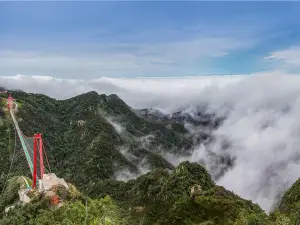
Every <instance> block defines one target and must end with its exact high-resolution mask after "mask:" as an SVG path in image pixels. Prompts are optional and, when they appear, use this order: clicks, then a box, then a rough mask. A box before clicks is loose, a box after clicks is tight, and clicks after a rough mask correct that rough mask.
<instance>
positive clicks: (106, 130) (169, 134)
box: [2, 92, 193, 188]
mask: <svg viewBox="0 0 300 225" xmlns="http://www.w3.org/2000/svg"><path fill="white" fill-rule="evenodd" d="M12 95H13V96H14V98H16V99H17V102H18V103H19V105H20V107H19V111H18V113H17V114H16V116H17V118H18V120H19V126H20V128H21V130H22V131H23V133H24V134H25V135H26V136H32V135H33V134H34V133H37V132H40V133H42V136H43V138H44V142H45V143H44V144H45V147H46V151H47V153H48V155H49V161H50V165H51V166H52V170H53V171H54V172H55V173H57V174H58V176H61V177H64V178H65V179H66V180H67V181H69V182H73V183H74V184H75V185H76V186H78V187H79V188H84V187H85V186H86V184H87V183H90V182H92V183H93V182H97V181H98V180H103V179H110V178H113V177H115V176H118V174H119V173H118V172H122V171H128V173H129V174H131V176H130V177H132V176H137V175H138V174H140V173H142V172H141V170H143V171H144V170H151V169H153V168H168V169H173V168H174V166H173V165H172V164H171V163H169V162H168V161H166V160H165V159H164V157H162V156H161V153H165V152H170V153H174V154H176V153H182V152H186V151H188V150H189V149H190V148H191V146H192V145H193V142H192V138H191V137H186V136H184V135H182V134H181V133H179V132H177V131H175V130H173V129H170V128H168V127H166V126H165V125H164V124H162V123H157V122H151V121H147V120H145V119H143V118H141V117H139V116H137V115H136V114H135V113H134V112H133V111H132V109H131V108H130V107H129V106H128V105H127V104H126V103H125V102H124V101H122V100H121V99H120V98H119V97H118V96H116V95H109V96H106V95H98V94H97V93H96V92H88V93H85V94H82V95H79V96H76V97H74V98H70V99H67V100H61V101H58V100H55V99H53V98H49V97H47V96H45V95H40V94H28V93H25V92H12ZM8 127H10V124H9V123H8V122H4V127H3V129H4V130H6V129H8ZM10 130H11V128H10ZM11 133H12V132H11ZM11 139H13V137H12V136H11ZM6 146H9V148H12V146H11V145H6ZM5 151H6V152H7V151H8V150H7V149H6V150H5ZM5 151H2V152H5ZM5 157H8V156H7V155H6V156H5ZM6 167H7V165H6ZM2 171H5V170H2ZM124 176H125V175H124ZM125 179H126V177H125Z"/></svg>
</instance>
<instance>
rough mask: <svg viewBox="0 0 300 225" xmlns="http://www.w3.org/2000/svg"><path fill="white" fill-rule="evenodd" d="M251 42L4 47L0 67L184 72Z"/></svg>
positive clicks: (11, 70)
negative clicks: (39, 47) (202, 61)
mask: <svg viewBox="0 0 300 225" xmlns="http://www.w3.org/2000/svg"><path fill="white" fill-rule="evenodd" d="M50 44H51V43H50ZM251 44H252V43H251ZM51 45H53V43H52V44H51ZM66 45H68V44H66ZM249 45H250V43H249V41H246V40H244V39H235V38H227V37H202V38H198V39H192V40H189V41H176V42H168V43H148V44H145V43H144V44H130V43H123V44H122V43H107V44H97V45H92V44H90V46H80V45H79V46H74V45H73V46H72V47H73V49H70V46H60V47H61V48H60V49H57V47H56V49H50V50H49V49H48V50H46V51H45V50H42V49H44V48H45V47H44V48H42V49H37V50H35V51H33V50H31V51H27V50H24V49H23V50H20V49H18V48H17V49H15V50H10V49H8V50H5V49H2V50H1V51H0V71H1V73H2V75H3V74H9V75H13V74H36V75H38V74H43V75H48V76H56V77H65V78H66V77H68V78H79V77H99V76H108V77H110V76H133V77H134V76H145V75H149V74H150V75H151V74H157V73H160V74H161V75H163V74H165V75H169V74H173V75H181V74H180V71H182V70H183V69H184V68H190V67H193V70H194V71H195V73H196V71H198V69H199V68H201V67H203V66H204V65H201V60H200V59H202V58H203V57H222V56H224V55H227V54H230V53H231V51H234V50H237V49H241V48H246V47H249ZM33 49H34V48H33ZM199 72H200V71H199Z"/></svg>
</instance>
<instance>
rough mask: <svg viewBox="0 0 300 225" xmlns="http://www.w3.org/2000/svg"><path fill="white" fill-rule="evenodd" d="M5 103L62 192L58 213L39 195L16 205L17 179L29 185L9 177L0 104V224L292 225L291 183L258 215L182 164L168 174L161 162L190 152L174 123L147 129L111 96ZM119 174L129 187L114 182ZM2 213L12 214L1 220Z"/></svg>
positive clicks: (298, 184)
mask: <svg viewBox="0 0 300 225" xmlns="http://www.w3.org/2000/svg"><path fill="white" fill-rule="evenodd" d="M11 93H12V95H13V96H14V98H16V99H17V100H16V101H17V103H18V105H19V107H18V112H17V113H16V116H17V118H18V122H19V125H20V128H21V130H22V131H23V132H24V134H25V135H27V136H32V135H33V134H35V133H41V134H42V136H43V139H44V144H45V149H46V151H47V155H48V158H49V164H50V165H51V170H52V172H54V173H55V174H57V176H58V177H61V178H64V179H65V180H66V181H67V182H68V184H69V187H70V188H69V189H68V192H67V193H66V194H65V195H64V197H63V199H64V201H63V205H62V206H61V207H59V208H58V207H52V206H51V205H49V203H48V202H49V201H48V199H47V197H46V196H44V195H43V194H40V193H35V195H34V196H33V200H32V201H31V202H30V203H28V204H25V205H22V204H17V202H18V198H19V196H18V190H19V188H20V186H21V185H23V181H22V179H20V176H25V177H27V179H28V180H30V179H31V175H30V172H29V169H28V168H27V165H26V161H25V158H22V157H21V156H20V157H18V158H14V162H13V164H12V165H13V166H12V168H10V167H11V160H12V158H13V154H14V151H16V149H17V150H18V151H20V144H19V143H17V142H15V140H16V139H15V138H16V136H15V132H14V128H13V126H12V124H11V119H10V116H9V115H8V114H7V113H6V112H5V111H4V110H2V108H3V106H4V105H5V101H4V98H5V97H6V95H4V94H2V95H1V97H2V98H3V99H2V101H1V111H0V170H1V172H0V176H1V179H0V191H2V192H1V198H0V215H1V217H0V224H3V225H4V224H5V225H6V224H7V225H8V224H9V225H14V224H32V225H33V224H34V225H37V224H41V225H42V224H43V225H46V224H49V225H50V224H51V225H52V224H66V225H67V224H68V225H69V224H70V225H71V224H95V225H96V224H97V225H100V224H101V225H108V224H120V225H121V224H122V225H123V224H124V225H126V224H128V225H134V224H141V225H152V224H157V225H159V224H166V225H168V224H178V225H181V224H187V225H229V224H232V225H259V224H261V225H296V224H300V180H298V181H295V183H294V184H293V185H292V186H291V187H290V188H289V189H288V190H287V191H286V193H285V194H284V195H283V196H282V197H281V199H280V201H279V202H278V204H277V206H276V207H275V209H274V210H273V211H272V212H271V213H269V214H267V213H266V212H265V211H263V210H262V209H261V208H260V206H259V205H257V204H255V203H253V202H251V201H250V200H247V199H243V198H241V197H239V196H238V195H236V194H235V193H233V192H231V191H228V190H226V189H225V188H224V187H222V186H218V185H217V184H216V183H215V182H214V181H213V179H212V177H211V176H210V174H209V173H208V171H207V169H206V168H205V166H204V165H200V164H197V163H191V162H187V161H185V162H182V163H180V164H179V165H178V166H174V165H172V164H171V163H170V162H168V161H167V160H166V159H165V158H164V157H162V155H163V154H164V153H172V154H185V153H188V152H189V149H190V148H191V147H192V146H193V144H195V140H193V137H191V136H189V135H186V133H187V131H186V130H185V128H184V126H183V125H182V124H181V123H179V122H178V121H174V120H166V121H155V120H153V119H146V118H144V117H142V116H140V115H138V113H136V110H134V109H132V108H131V107H129V106H128V105H127V104H126V103H125V102H124V101H122V100H121V99H120V98H119V97H118V96H117V95H108V96H107V95H99V94H97V93H96V92H88V93H85V94H82V95H79V96H76V97H73V98H70V99H66V100H56V99H53V98H50V97H47V96H45V95H42V94H31V93H25V92H22V91H14V92H11ZM112 121H113V122H112ZM115 124H118V125H119V126H120V127H121V128H120V129H117V127H116V126H115ZM145 136H147V137H148V139H147V140H148V141H145V140H144V139H145V138H144V137H145ZM205 139H206V138H203V139H201V138H200V139H199V140H196V141H197V143H199V142H202V141H204V140H205ZM122 149H126V154H124V153H122V151H121V150H122ZM128 156H130V157H128ZM216 157H217V156H216ZM145 158H146V159H147V166H148V167H147V168H149V172H147V173H145V174H142V173H141V171H140V170H141V165H140V162H141V161H142V160H143V159H145ZM14 165H15V166H14ZM20 168H21V169H20ZM122 170H126V171H129V172H130V173H131V174H133V175H135V177H137V178H135V179H130V180H128V181H126V182H125V181H118V180H116V179H115V178H116V174H117V172H118V171H122ZM8 172H10V173H9V174H8ZM196 186H197V187H201V191H198V192H197V194H195V195H194V194H193V192H192V191H191V190H192V189H193V187H196ZM11 205H15V207H14V208H13V209H11V210H9V211H8V212H5V208H6V207H9V206H11Z"/></svg>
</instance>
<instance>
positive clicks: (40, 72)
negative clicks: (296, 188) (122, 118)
mask: <svg viewBox="0 0 300 225" xmlns="http://www.w3.org/2000/svg"><path fill="white" fill-rule="evenodd" d="M299 10H300V2H299V3H298V2H239V3H238V2H195V1H194V2H158V1H155V2H136V1H135V2H124V1H121V2H95V1H93V2H76V1H73V2H67V1H66V2H59V1H56V2H50V1H49V2H22V1H18V2H2V1H0V86H2V85H3V86H5V87H7V88H10V89H22V90H24V91H26V92H34V93H43V94H47V95H49V96H51V97H54V98H58V99H64V98H70V97H72V96H75V95H78V94H82V93H84V92H87V91H92V90H94V91H97V92H98V93H99V94H101V93H104V94H112V93H114V94H117V95H118V96H120V97H121V98H122V99H123V100H124V101H125V102H126V103H127V104H129V105H130V106H132V107H134V108H150V107H152V108H156V109H159V110H161V111H163V112H166V113H171V112H176V111H177V110H183V111H185V112H189V113H191V114H192V113H193V112H194V111H195V110H196V109H197V106H199V105H203V104H209V110H211V111H212V112H216V113H218V114H220V115H222V114H223V113H225V114H226V115H227V116H228V118H227V120H226V122H225V123H224V124H223V125H222V126H220V127H219V128H218V130H217V131H215V133H214V135H215V136H216V142H214V144H213V146H211V149H209V150H210V151H213V152H215V153H216V154H224V151H223V149H222V141H223V140H224V138H226V139H228V140H230V141H231V143H232V145H231V147H230V148H229V149H228V151H227V152H225V154H229V155H231V156H233V157H235V158H236V166H235V167H234V168H233V169H232V170H229V171H228V172H227V173H226V174H225V176H224V177H222V178H221V179H220V180H218V182H217V183H218V184H220V185H224V187H225V188H227V189H229V190H232V191H234V192H235V193H237V194H239V195H240V196H242V197H244V198H247V199H251V200H253V201H254V202H257V203H259V205H260V206H261V207H262V208H263V209H265V210H268V211H269V210H270V209H271V208H272V206H273V204H274V203H275V202H276V198H277V197H278V194H281V193H282V191H284V190H286V189H287V188H288V187H290V186H291V185H292V183H293V182H295V180H296V179H297V178H299V177H300V172H299V171H300V160H299V158H300V156H299V149H298V146H300V138H299V137H300V135H299V134H300V120H299V113H300V91H299V87H300V76H299V75H300V38H299V37H300V26H299V25H300V21H299V19H298V17H299V16H298V14H299V13H298V12H299ZM221 75H231V76H221ZM191 130H192V132H195V133H196V134H197V132H198V133H201V132H203V130H202V129H198V128H193V129H191ZM170 157H171V158H170V161H172V162H173V160H174V158H176V160H177V161H178V160H190V161H195V162H200V161H201V160H203V159H204V160H205V161H206V164H207V166H208V169H209V171H210V173H211V174H215V173H217V172H218V170H219V169H221V168H220V167H219V166H218V165H217V166H216V165H215V164H214V162H211V161H210V158H209V156H208V155H207V151H206V150H205V148H204V147H203V146H195V149H194V151H193V155H192V156H191V158H178V157H173V158H172V156H170ZM220 166H222V165H220ZM215 170H217V171H215Z"/></svg>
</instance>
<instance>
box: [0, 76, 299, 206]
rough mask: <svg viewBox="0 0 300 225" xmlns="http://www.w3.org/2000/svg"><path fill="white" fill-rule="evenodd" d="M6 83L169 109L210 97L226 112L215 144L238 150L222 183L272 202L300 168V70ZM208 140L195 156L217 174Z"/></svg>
mask: <svg viewBox="0 0 300 225" xmlns="http://www.w3.org/2000/svg"><path fill="white" fill-rule="evenodd" d="M1 85H4V86H8V87H12V88H21V89H23V90H24V91H30V92H42V93H46V94H49V95H51V96H53V97H59V98H66V97H71V96H73V95H76V94H80V93H82V92H86V91H89V90H96V91H98V92H99V93H107V94H110V93H116V94H118V95H119V96H120V97H121V98H123V99H124V100H125V101H126V102H127V103H129V104H130V105H131V106H133V107H137V108H142V107H155V106H156V107H158V108H160V109H162V110H164V111H167V112H168V111H169V112H170V111H174V110H177V109H178V108H182V109H185V110H187V111H192V110H194V109H195V107H196V106H197V105H200V104H203V103H208V104H209V110H211V111H214V112H217V113H219V114H223V113H227V114H228V119H227V120H226V122H225V123H224V124H223V125H222V126H221V127H220V128H219V129H218V130H217V131H215V132H214V135H215V136H216V137H217V141H216V142H215V143H214V144H212V146H210V150H212V151H213V152H215V153H218V154H221V155H222V154H229V155H230V156H232V157H235V158H236V164H235V167H234V168H233V169H231V170H229V171H228V172H227V173H226V174H225V175H224V176H223V177H222V178H221V179H220V180H218V181H217V183H218V184H220V185H224V186H225V187H226V188H227V189H230V190H233V191H234V192H235V193H237V194H239V195H241V196H242V197H244V198H248V199H252V200H253V201H255V202H258V203H259V204H260V205H261V206H262V207H263V208H264V209H266V210H270V209H271V207H272V205H273V204H274V202H275V199H276V196H277V195H278V194H279V193H281V192H282V191H283V190H285V189H286V188H288V187H289V186H290V185H291V184H292V183H293V182H295V180H296V179H297V178H298V177H299V176H300V168H299V167H300V154H299V152H300V151H299V150H300V149H299V146H300V119H299V114H300V90H299V86H300V75H299V76H298V75H288V74H280V73H279V72H276V73H272V72H269V73H260V74H252V75H251V76H246V75H241V76H214V77H211V76H208V77H189V78H135V79H134V78H132V79H130V78H118V79H117V78H105V77H102V78H100V79H95V80H88V81H84V80H59V79H54V78H50V77H47V78H43V77H38V76H35V77H31V76H21V75H19V76H14V77H1V78H0V86H1ZM193 130H194V131H193V132H197V130H195V128H194V127H193ZM224 138H225V139H228V140H230V142H231V146H230V148H229V149H227V150H226V151H224V150H222V147H221V145H222V140H223V139H224ZM205 148H206V147H205V146H200V147H196V148H195V150H194V152H193V155H192V157H190V158H189V159H190V160H192V161H197V162H199V161H203V160H204V161H205V162H206V163H207V165H208V168H209V169H210V172H211V174H214V173H216V172H217V171H218V169H220V167H218V165H217V167H213V166H215V165H214V163H213V162H212V161H211V159H210V158H209V157H207V154H206V153H205V152H206V149H205ZM169 158H170V159H171V157H169ZM177 159H178V158H177ZM176 163H178V162H176Z"/></svg>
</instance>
